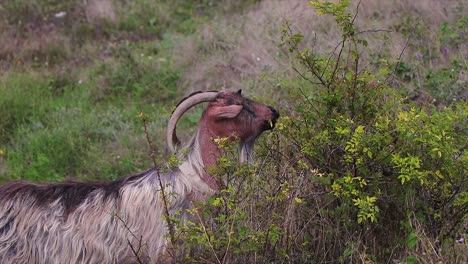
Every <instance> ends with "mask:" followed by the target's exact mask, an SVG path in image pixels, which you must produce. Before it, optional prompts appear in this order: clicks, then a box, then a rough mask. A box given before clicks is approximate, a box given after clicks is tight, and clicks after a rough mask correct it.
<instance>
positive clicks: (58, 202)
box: [0, 91, 279, 264]
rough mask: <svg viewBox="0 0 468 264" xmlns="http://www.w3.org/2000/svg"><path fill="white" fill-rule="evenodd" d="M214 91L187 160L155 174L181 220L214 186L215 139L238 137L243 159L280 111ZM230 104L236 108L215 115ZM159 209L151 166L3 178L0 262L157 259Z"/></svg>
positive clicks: (161, 233)
mask: <svg viewBox="0 0 468 264" xmlns="http://www.w3.org/2000/svg"><path fill="white" fill-rule="evenodd" d="M219 95H220V96H219V98H217V99H216V101H214V102H211V103H210V105H209V106H208V108H207V109H206V110H205V112H204V114H203V116H202V119H201V120H200V123H199V128H198V129H197V132H196V134H195V136H194V137H193V139H192V141H191V143H190V144H189V146H188V149H189V150H190V151H189V153H188V154H187V156H186V157H185V162H183V163H182V164H181V165H180V166H179V167H178V168H176V169H174V170H173V171H171V172H169V173H167V174H166V175H161V181H162V186H164V188H165V189H164V192H165V193H166V196H167V197H168V201H167V202H168V210H169V214H170V215H171V216H177V217H179V218H180V219H181V220H185V219H187V217H188V214H187V212H186V209H189V208H190V206H191V201H193V200H197V201H202V200H205V199H206V198H207V197H209V196H210V195H212V194H214V193H216V192H217V191H219V188H220V185H219V183H218V182H217V180H216V179H215V178H214V176H212V175H210V174H209V173H207V172H206V171H205V168H207V167H210V166H212V165H215V164H216V159H217V157H219V156H220V155H222V153H221V150H219V149H218V148H217V146H216V145H215V144H214V143H213V140H212V139H213V137H218V136H222V137H225V136H227V137H234V138H235V137H238V135H242V137H241V136H239V138H240V139H241V146H240V147H241V154H240V155H241V157H240V160H241V161H248V160H249V159H250V158H251V155H252V154H251V153H252V147H253V142H254V141H255V138H256V137H257V136H259V135H260V134H261V133H262V132H263V131H265V130H266V129H271V128H273V127H272V126H271V125H270V124H271V122H273V123H274V121H276V119H277V118H278V116H279V114H278V112H277V111H276V110H275V109H273V108H271V107H267V106H265V105H262V104H259V103H256V102H253V101H251V100H248V99H244V98H243V97H242V96H241V95H240V91H239V92H237V93H232V92H220V94H219ZM234 99H236V100H234ZM231 101H232V102H231ZM241 103H243V105H242V107H241V106H240V105H241ZM233 104H235V106H234V109H241V112H239V113H238V114H237V115H236V116H235V117H230V118H223V119H220V116H223V114H224V112H223V111H224V110H225V109H227V110H226V111H231V110H232V109H233V108H232V107H231V106H233ZM210 111H211V112H210ZM229 113H230V112H229ZM210 115H211V116H214V117H213V118H219V119H220V121H218V122H215V121H213V120H212V119H211V118H212V117H211V116H210ZM226 127H228V128H226ZM214 131H215V132H214ZM164 212H165V210H164V202H163V200H162V196H161V190H160V182H159V177H158V173H157V172H156V171H154V170H149V171H146V172H144V173H141V174H138V175H134V176H130V177H127V178H125V179H123V180H119V181H114V182H110V183H102V182H98V183H96V182H95V183H82V182H65V183H51V184H33V183H27V182H12V183H8V184H5V185H3V186H0V263H1V264H10V263H11V264H13V263H15V264H21V263H24V264H30V263H44V264H49V263H51V264H55V263H57V264H61V263H87V264H93V263H96V264H98V263H99V264H107V263H109V264H110V263H136V262H137V258H136V256H135V252H134V251H136V252H137V253H138V256H139V259H140V260H141V261H143V262H145V263H160V262H161V261H164V259H163V258H162V257H161V255H163V254H164V253H165V251H166V248H167V246H168V238H167V237H166V235H167V234H168V230H167V229H168V227H167V222H166V221H165V220H164V215H163V214H164Z"/></svg>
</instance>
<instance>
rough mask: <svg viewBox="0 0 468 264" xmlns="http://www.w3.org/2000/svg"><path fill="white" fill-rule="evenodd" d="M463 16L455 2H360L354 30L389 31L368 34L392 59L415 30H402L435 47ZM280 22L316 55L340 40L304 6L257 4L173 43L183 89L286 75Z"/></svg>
mask: <svg viewBox="0 0 468 264" xmlns="http://www.w3.org/2000/svg"><path fill="white" fill-rule="evenodd" d="M357 3H358V1H352V7H351V8H353V9H355V8H356V6H357ZM464 10H465V5H463V1H460V0H450V1H439V0H422V1H411V0H398V1H380V0H362V1H361V3H360V7H359V15H358V17H357V20H356V24H357V25H358V28H359V29H361V30H376V29H383V30H391V31H392V33H385V36H384V34H383V33H377V34H368V36H369V50H375V51H377V52H380V53H382V52H385V53H388V55H390V56H391V57H392V58H397V57H398V56H399V55H400V53H401V52H402V50H403V49H404V47H405V43H406V39H407V36H405V35H404V34H402V33H401V31H402V30H407V31H412V30H414V29H413V28H402V27H414V28H416V27H417V26H418V23H420V24H421V25H424V27H426V28H425V29H424V32H422V33H428V35H423V36H419V35H417V36H415V38H416V39H413V41H414V42H417V43H420V44H426V43H432V44H437V43H434V42H435V37H436V36H435V34H437V32H438V28H439V26H440V25H441V23H443V22H451V21H453V20H454V19H456V18H457V17H460V15H463V14H464ZM408 18H411V19H412V20H408ZM284 20H290V21H291V22H292V25H293V28H294V30H296V31H297V32H301V33H303V34H304V36H305V38H304V40H303V45H304V46H307V47H313V49H314V50H315V51H317V52H320V53H322V52H326V51H330V50H332V49H333V48H334V47H335V46H336V44H337V43H338V41H339V40H340V37H341V32H340V31H339V29H338V28H336V27H334V26H331V25H333V21H332V20H331V19H330V18H328V17H324V16H318V15H317V13H316V12H315V11H314V10H313V8H312V7H310V6H309V5H308V1H300V0H293V1H280V0H269V1H262V2H260V3H259V4H257V5H256V6H255V7H254V8H252V9H250V10H247V11H246V12H244V13H241V14H233V15H231V16H229V17H222V18H218V19H217V20H216V21H215V22H213V23H209V24H206V25H205V26H204V27H203V28H201V29H200V30H199V31H198V32H197V34H195V36H192V37H189V38H186V39H184V40H183V41H181V42H180V43H178V48H176V49H175V50H176V54H175V58H177V63H178V65H188V69H187V71H186V74H185V76H184V82H185V85H186V86H188V87H190V88H189V91H188V92H190V91H193V90H207V89H218V88H219V87H220V86H221V87H222V86H225V87H226V86H230V87H234V88H237V87H240V86H242V85H243V82H244V81H246V80H251V79H258V78H259V75H260V74H261V73H262V72H264V71H265V70H268V71H269V72H282V73H285V72H286V73H287V71H289V70H290V67H288V66H289V58H288V57H287V56H283V55H282V53H281V50H280V49H279V48H278V42H279V36H280V34H279V29H280V27H281V24H282V23H283V21H284ZM418 21H420V22H418ZM413 22H414V23H413ZM405 23H406V24H405ZM421 37H423V38H422V39H420V38H421ZM414 46H416V45H414ZM465 48H466V46H465ZM415 52H417V49H416V48H413V49H412V48H411V45H410V47H409V48H407V50H406V52H405V54H404V56H406V57H412V56H415ZM439 62H440V63H442V64H447V63H449V61H439Z"/></svg>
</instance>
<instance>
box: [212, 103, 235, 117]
mask: <svg viewBox="0 0 468 264" xmlns="http://www.w3.org/2000/svg"><path fill="white" fill-rule="evenodd" d="M242 108H243V106H242V105H228V106H213V107H210V108H209V109H208V115H209V116H211V117H213V118H215V119H225V118H234V117H236V116H237V115H238V114H240V112H241V111H242Z"/></svg>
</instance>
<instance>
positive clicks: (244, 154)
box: [239, 140, 255, 164]
mask: <svg viewBox="0 0 468 264" xmlns="http://www.w3.org/2000/svg"><path fill="white" fill-rule="evenodd" d="M254 141H255V140H250V141H246V142H242V143H241V146H240V148H241V150H240V154H239V162H240V163H241V164H244V163H251V162H252V161H253V146H254Z"/></svg>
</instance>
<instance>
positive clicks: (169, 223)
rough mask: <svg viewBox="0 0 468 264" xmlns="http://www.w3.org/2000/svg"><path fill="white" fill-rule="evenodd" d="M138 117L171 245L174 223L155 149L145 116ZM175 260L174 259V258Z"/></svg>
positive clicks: (173, 235) (174, 239)
mask: <svg viewBox="0 0 468 264" xmlns="http://www.w3.org/2000/svg"><path fill="white" fill-rule="evenodd" d="M140 117H141V119H142V121H143V128H144V133H145V136H146V141H147V142H148V148H149V152H150V153H149V154H150V157H151V160H152V161H153V165H154V170H155V172H156V174H157V176H158V182H159V187H160V188H161V197H162V200H163V204H164V216H165V218H166V219H165V220H166V221H167V226H168V229H169V238H170V240H171V244H172V245H175V242H176V238H175V231H174V223H173V221H172V219H171V216H170V214H169V206H168V199H167V194H166V192H165V190H164V188H165V187H164V185H163V183H162V181H161V174H160V173H159V165H158V163H157V162H156V154H155V150H154V147H153V142H152V141H151V138H150V137H149V134H148V124H147V123H146V117H145V116H144V114H143V113H140ZM174 261H175V259H174Z"/></svg>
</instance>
